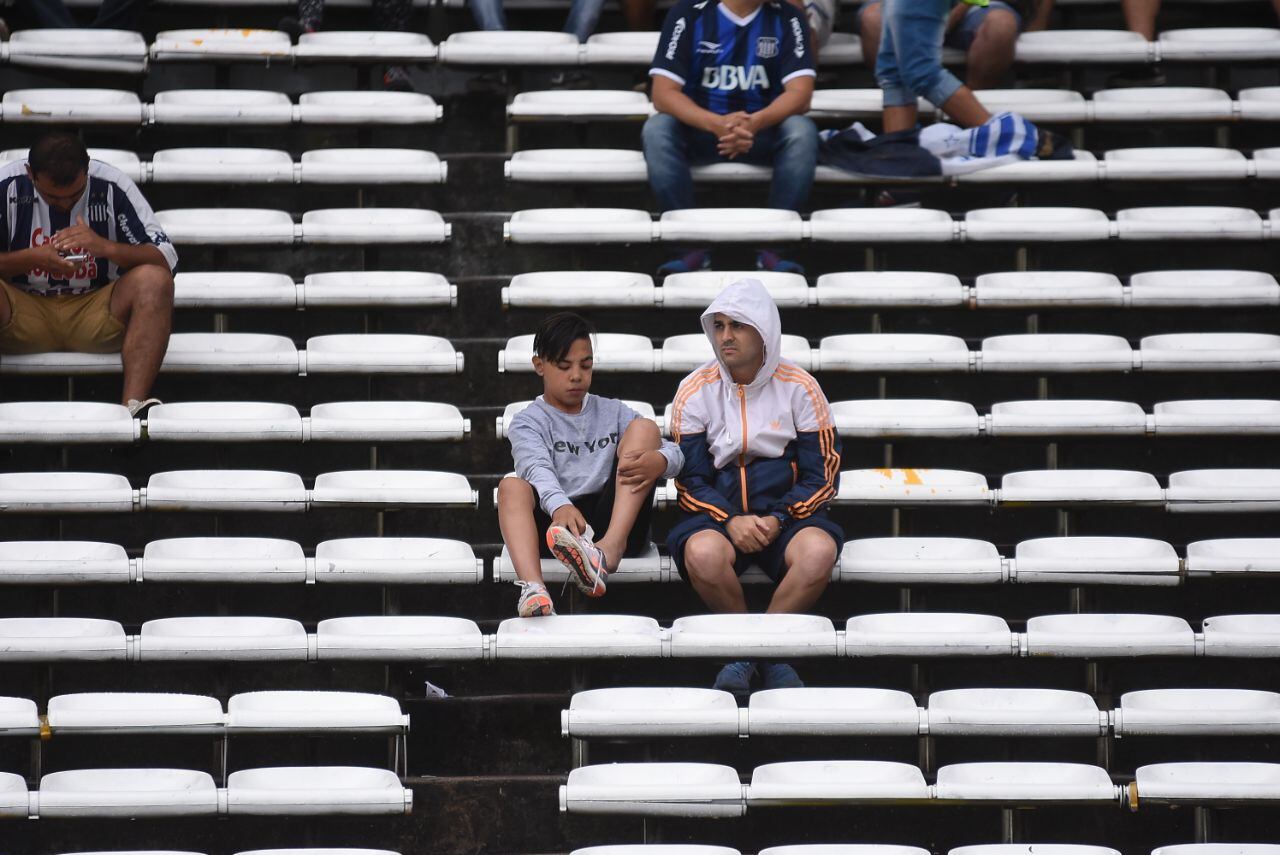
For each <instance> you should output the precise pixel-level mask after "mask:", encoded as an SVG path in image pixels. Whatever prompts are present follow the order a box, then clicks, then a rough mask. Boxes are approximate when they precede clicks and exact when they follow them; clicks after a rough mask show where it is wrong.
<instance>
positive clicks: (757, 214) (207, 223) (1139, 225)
mask: <svg viewBox="0 0 1280 855" xmlns="http://www.w3.org/2000/svg"><path fill="white" fill-rule="evenodd" d="M366 210H370V211H374V210H377V209H366ZM164 213H166V212H161V215H163V214H164ZM167 213H169V214H171V215H176V214H179V213H181V216H182V217H183V220H184V222H189V223H190V226H189V228H190V229H191V230H192V232H191V234H192V236H191V237H189V238H188V240H194V239H196V238H195V237H194V236H195V235H197V234H201V233H202V231H201V224H204V230H205V231H207V232H208V233H209V237H208V238H207V239H205V240H207V241H208V242H223V243H234V242H235V241H234V240H233V239H232V238H231V237H230V236H226V237H220V235H219V233H220V231H221V230H222V229H224V228H228V229H231V230H233V231H232V234H234V229H235V226H234V225H233V224H232V222H230V221H233V220H234V219H235V218H237V217H240V216H245V217H252V218H255V219H259V220H263V219H266V218H267V216H268V215H269V214H270V215H272V216H275V215H277V214H278V215H283V216H285V217H286V218H287V217H288V215H287V214H284V212H283V211H279V212H269V211H263V210H258V209H253V210H240V211H226V212H223V213H219V212H218V210H217V209H188V210H186V211H182V212H177V211H173V212H167ZM423 213H428V212H423ZM344 216H347V215H345V214H344ZM1276 220H1280V208H1276V209H1273V210H1271V211H1270V212H1268V214H1267V218H1266V219H1263V218H1262V217H1261V216H1260V215H1259V214H1258V212H1257V211H1254V210H1252V209H1250V208H1227V207H1221V206H1211V205H1180V206H1160V207H1146V208H1125V209H1122V210H1119V211H1117V212H1116V215H1115V219H1114V220H1112V219H1110V218H1108V217H1107V215H1106V213H1105V212H1103V211H1099V210H1096V209H1094V208H1067V207H1034V208H976V209H973V210H970V211H968V212H966V213H965V215H964V218H963V219H960V220H956V219H952V216H951V214H950V213H949V212H947V211H942V210H937V209H933V208H828V209H824V210H820V211H814V212H813V213H812V214H810V215H809V219H807V220H806V219H804V218H802V217H801V216H800V215H799V214H798V213H796V212H795V211H784V210H780V209H777V208H686V209H682V210H676V211H666V212H665V213H663V214H662V215H661V217H660V218H659V219H657V220H654V219H653V217H652V216H651V215H650V214H649V212H648V211H641V210H638V209H633V208H530V209H527V210H523V211H516V212H515V213H513V214H512V215H511V219H509V220H507V221H505V222H504V223H503V224H502V235H503V237H504V238H505V239H506V240H508V241H510V242H511V243H518V244H566V243H596V244H599V243H652V242H654V241H667V242H675V243H695V244H696V243H721V242H724V243H744V242H746V243H770V242H792V241H802V240H812V241H817V242H839V243H952V242H964V241H969V242H975V243H978V242H984V243H985V242H999V243H1021V244H1027V243H1085V242H1097V241H1109V240H1113V239H1119V240H1140V241H1153V240H1156V241H1164V240H1178V241H1184V240H1214V241H1236V240H1240V241H1258V240H1274V239H1277V238H1280V229H1277V228H1275V227H1274V225H1273V223H1274V221H1276ZM223 222H226V226H222V225H221V224H222V223H223ZM290 222H292V221H290Z"/></svg>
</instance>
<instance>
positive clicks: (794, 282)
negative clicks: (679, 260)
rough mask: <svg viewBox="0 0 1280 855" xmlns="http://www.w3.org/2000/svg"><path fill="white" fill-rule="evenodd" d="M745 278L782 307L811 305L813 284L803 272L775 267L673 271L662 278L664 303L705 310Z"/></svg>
mask: <svg viewBox="0 0 1280 855" xmlns="http://www.w3.org/2000/svg"><path fill="white" fill-rule="evenodd" d="M742 279H755V280H757V281H758V282H760V284H761V285H763V286H764V288H765V290H766V291H768V292H769V296H770V297H772V298H773V302H774V303H775V304H776V305H777V306H778V308H780V309H787V308H792V309H795V308H803V307H805V306H808V305H809V292H810V290H811V289H810V288H809V283H808V282H807V281H806V280H805V278H804V276H802V275H800V274H799V273H779V272H777V271H772V270H696V271H694V272H692V273H672V274H670V275H669V276H667V277H666V278H665V279H663V280H662V291H661V292H660V293H661V303H662V307H663V308H665V309H705V308H706V307H707V306H708V305H710V303H711V301H712V300H713V299H715V297H716V295H717V294H719V293H720V292H721V291H723V290H724V289H725V288H727V287H729V286H730V285H732V284H733V283H734V282H738V281H740V280H742Z"/></svg>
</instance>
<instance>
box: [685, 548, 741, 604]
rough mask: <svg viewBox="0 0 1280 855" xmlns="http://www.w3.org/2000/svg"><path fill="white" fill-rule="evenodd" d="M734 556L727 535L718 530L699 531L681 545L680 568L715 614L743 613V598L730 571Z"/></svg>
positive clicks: (734, 576)
mask: <svg viewBox="0 0 1280 855" xmlns="http://www.w3.org/2000/svg"><path fill="white" fill-rule="evenodd" d="M736 557H737V553H736V552H735V551H734V548H733V544H732V543H730V542H729V538H727V537H725V536H724V535H723V534H721V533H720V532H718V531H714V530H710V529H708V530H704V531H699V532H697V533H696V534H693V535H691V536H690V537H689V539H688V540H687V541H685V544H684V556H683V558H684V571H685V574H686V575H687V576H688V577H689V583H690V584H691V585H693V590H695V591H696V592H697V593H698V596H699V597H701V598H702V602H704V603H706V604H707V608H709V609H711V611H713V612H716V613H718V614H746V611H747V600H746V597H745V596H744V595H743V593H742V583H741V582H739V581H738V574H737V572H736V571H735V570H734V566H733V562H734V560H735V559H736Z"/></svg>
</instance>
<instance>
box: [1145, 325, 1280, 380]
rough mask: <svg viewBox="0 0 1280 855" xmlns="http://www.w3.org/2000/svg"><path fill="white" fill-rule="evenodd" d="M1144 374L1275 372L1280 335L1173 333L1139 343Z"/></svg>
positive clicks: (1279, 347) (1153, 336)
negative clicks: (1167, 372)
mask: <svg viewBox="0 0 1280 855" xmlns="http://www.w3.org/2000/svg"><path fill="white" fill-rule="evenodd" d="M1138 357H1139V359H1141V360H1142V369H1143V370H1144V371H1222V370H1231V371H1272V370H1275V369H1276V368H1280V335H1271V334H1267V333H1170V334H1166V335H1149V336H1146V337H1145V338H1143V339H1142V341H1141V342H1140V344H1139V350H1138Z"/></svg>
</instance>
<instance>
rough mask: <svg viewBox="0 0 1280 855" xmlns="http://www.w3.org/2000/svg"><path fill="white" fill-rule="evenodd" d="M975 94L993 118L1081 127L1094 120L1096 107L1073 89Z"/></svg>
mask: <svg viewBox="0 0 1280 855" xmlns="http://www.w3.org/2000/svg"><path fill="white" fill-rule="evenodd" d="M973 94H974V95H975V96H976V97H977V99H978V103H980V104H982V106H983V107H986V108H987V111H988V112H990V113H992V114H996V113H1003V112H1006V111H1012V112H1015V113H1018V114H1020V115H1022V116H1023V117H1024V118H1026V119H1028V120H1030V121H1032V122H1050V123H1054V122H1061V123H1065V124H1077V123H1079V122H1085V121H1088V120H1089V118H1090V117H1091V114H1090V107H1091V106H1092V104H1091V103H1090V102H1088V101H1085V100H1084V96H1083V95H1081V94H1080V93H1079V92H1073V91H1071V90H1070V89H980V90H978V91H976V92H974V93H973Z"/></svg>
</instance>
